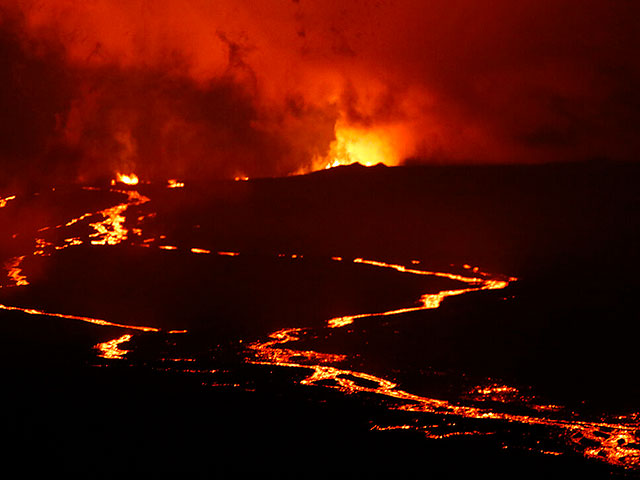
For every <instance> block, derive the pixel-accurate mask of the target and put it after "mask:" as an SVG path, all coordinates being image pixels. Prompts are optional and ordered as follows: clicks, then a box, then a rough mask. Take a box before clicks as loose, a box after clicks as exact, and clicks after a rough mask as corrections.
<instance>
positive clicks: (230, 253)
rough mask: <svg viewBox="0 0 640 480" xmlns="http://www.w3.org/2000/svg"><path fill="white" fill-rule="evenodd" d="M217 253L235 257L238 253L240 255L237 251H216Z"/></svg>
mask: <svg viewBox="0 0 640 480" xmlns="http://www.w3.org/2000/svg"><path fill="white" fill-rule="evenodd" d="M217 253H218V255H222V256H225V257H237V256H238V255H240V254H239V253H238V252H217Z"/></svg>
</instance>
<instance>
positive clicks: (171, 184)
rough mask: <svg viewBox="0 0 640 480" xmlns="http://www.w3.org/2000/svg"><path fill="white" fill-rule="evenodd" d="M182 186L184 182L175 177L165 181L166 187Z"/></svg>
mask: <svg viewBox="0 0 640 480" xmlns="http://www.w3.org/2000/svg"><path fill="white" fill-rule="evenodd" d="M183 187H184V182H179V181H178V180H175V179H173V178H172V179H170V180H168V181H167V188H183Z"/></svg>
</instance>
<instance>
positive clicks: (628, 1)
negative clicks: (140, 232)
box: [0, 0, 640, 181]
mask: <svg viewBox="0 0 640 480" xmlns="http://www.w3.org/2000/svg"><path fill="white" fill-rule="evenodd" d="M639 13H640V6H638V3H637V2H634V1H632V0H616V1H611V0H579V1H578V0H557V1H554V2H541V1H539V0H522V1H518V2H514V1H511V0H496V1H493V2H489V3H486V2H477V1H474V0H432V1H423V0H415V1H408V0H405V1H393V2H392V1H384V0H379V1H376V2H370V1H363V0H353V1H350V2H344V1H337V0H322V1H319V0H314V1H311V0H298V1H295V0H294V1H289V2H287V1H284V0H265V1H260V2H252V1H248V0H246V1H243V0H233V1H215V2H214V1H212V0H180V1H176V0H153V1H151V0H126V1H125V0H92V1H90V2H87V1H77V0H46V1H45V0H2V1H0V58H1V59H2V67H1V69H0V128H2V134H1V136H0V168H2V172H1V175H2V177H3V178H2V181H6V179H7V178H10V177H12V176H22V177H28V178H29V177H33V178H35V177H39V178H41V177H46V176H48V175H55V176H65V177H67V178H73V179H74V180H90V179H93V178H96V177H100V176H111V175H113V173H114V172H116V171H122V172H127V171H135V172H136V173H138V174H139V175H141V176H145V177H148V178H156V177H157V178H169V177H180V178H190V177H191V178H229V177H233V176H237V175H249V176H264V175H286V174H291V173H296V172H304V171H309V170H311V169H316V168H322V167H324V166H326V165H327V164H339V163H349V162H352V161H360V162H362V163H367V164H373V163H377V162H378V161H383V162H385V163H387V164H398V163H401V162H403V161H406V160H407V159H409V160H410V161H413V162H438V163H444V162H458V163H460V162H472V163H486V162H546V161H558V160H580V159H588V158H593V157H602V158H609V159H613V160H634V159H635V158H636V154H637V152H638V150H639V149H638V147H639V146H640V137H639V136H638V135H637V128H638V125H639V124H640V94H638V91H637V85H638V84H640V82H639V80H640V65H639V64H638V62H637V61H635V56H636V55H637V48H638V47H639V46H640V42H639V41H638V40H639V39H638V35H639V33H638V32H640V15H639Z"/></svg>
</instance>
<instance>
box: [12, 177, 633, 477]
mask: <svg viewBox="0 0 640 480" xmlns="http://www.w3.org/2000/svg"><path fill="white" fill-rule="evenodd" d="M134 177H135V176H134ZM129 180H131V179H129ZM119 181H121V182H124V183H127V181H125V180H123V177H122V176H120V177H119ZM135 181H136V183H137V177H135ZM130 184H135V183H130ZM172 185H173V186H172ZM169 187H170V188H181V187H182V185H179V186H178V184H177V183H176V184H172V183H171V182H169ZM111 192H115V193H120V194H124V195H126V200H125V201H124V202H123V203H120V204H117V205H115V206H112V207H110V208H106V209H103V210H99V211H96V212H88V213H84V214H82V215H80V216H78V217H76V218H73V219H71V220H69V221H67V222H66V223H63V224H60V225H57V226H55V227H44V228H41V229H39V232H41V233H42V234H43V238H36V239H35V248H34V250H33V252H32V255H34V256H48V255H51V254H53V253H55V252H56V251H57V250H61V249H65V248H69V247H73V246H76V245H81V244H84V245H89V246H113V245H117V244H120V243H122V242H124V241H126V240H127V239H128V238H129V228H127V227H125V224H126V222H127V217H126V212H127V211H128V209H129V208H131V207H137V206H140V205H142V204H145V203H147V202H150V201H151V200H150V199H149V198H147V197H145V196H143V195H141V194H140V193H139V192H137V191H135V190H111ZM8 199H11V198H10V197H7V198H5V199H3V200H4V201H5V204H6V201H8ZM3 206H4V205H3ZM154 215H155V214H153V213H152V214H148V215H147V216H149V217H153V216H154ZM136 218H137V219H138V224H137V225H136V226H135V227H131V231H132V232H133V233H134V234H135V237H136V238H140V239H142V238H144V235H143V231H142V225H141V223H140V222H141V220H143V219H144V218H145V215H142V216H141V215H140V214H138V215H137V217H136ZM80 224H83V225H85V226H86V227H89V229H90V230H89V232H91V230H93V232H92V233H89V234H88V236H87V238H82V237H79V236H71V235H70V236H67V235H62V236H61V237H60V238H63V240H60V239H58V240H57V244H56V240H55V239H54V238H51V239H48V237H47V235H48V234H49V233H50V232H53V231H58V230H64V229H65V228H77V227H78V226H79V225H80ZM64 237H67V238H64ZM158 238H159V239H160V240H165V242H163V243H165V244H158V243H156V240H155V238H147V239H146V240H141V241H140V242H136V241H131V242H130V244H131V246H132V247H134V248H137V247H146V248H150V247H152V246H153V247H155V248H156V249H158V250H170V251H178V252H190V253H192V254H196V255H197V256H206V255H212V254H215V255H219V256H225V257H237V256H239V255H240V253H239V252H235V251H229V250H220V251H216V250H213V249H209V248H202V247H200V246H198V247H195V246H194V247H190V248H189V247H183V246H180V247H179V246H177V245H171V244H168V242H169V240H168V239H167V238H166V236H165V235H160V236H159V237H158ZM176 243H177V242H176ZM178 245H180V244H179V243H178ZM277 257H279V258H280V257H282V258H289V259H290V261H305V260H304V256H303V255H300V254H283V253H281V254H278V255H277ZM25 258H26V255H20V256H16V257H13V258H11V259H10V260H8V261H7V262H6V263H5V269H6V270H7V276H8V279H9V282H8V283H7V284H6V285H7V286H12V287H13V286H15V287H23V286H27V285H29V281H28V278H27V275H26V274H25V273H24V272H23V268H22V262H23V261H24V260H25ZM330 260H332V261H339V262H345V259H344V258H343V257H339V256H334V257H330ZM411 263H412V267H407V266H404V265H399V264H394V263H386V262H382V261H377V260H367V259H363V258H355V259H354V260H353V264H354V265H363V266H368V267H374V268H380V269H386V270H393V271H396V272H399V273H402V274H406V275H417V276H429V277H440V278H446V279H449V280H452V281H456V282H460V283H462V284H464V285H465V286H464V288H458V289H451V290H443V291H440V292H436V293H425V294H423V295H422V296H420V298H419V300H418V301H417V304H415V305H408V306H405V307H401V308H395V309H391V310H386V311H382V312H368V313H359V314H354V315H345V316H340V317H335V318H331V319H328V320H327V321H326V324H325V326H324V327H323V328H322V329H312V328H284V329H280V330H277V331H275V332H273V333H271V334H270V335H269V336H268V337H267V338H266V339H265V340H263V341H257V342H254V343H252V344H250V345H249V347H248V348H247V349H246V350H245V351H244V352H243V353H241V356H242V359H241V360H242V362H244V363H247V364H253V365H262V366H268V367H281V368H285V369H296V370H297V371H305V370H310V372H309V373H308V374H307V375H306V376H303V377H302V379H299V380H293V381H294V382H298V383H299V384H300V385H304V386H313V387H322V388H331V389H335V390H338V391H340V392H342V393H344V394H349V395H368V396H370V397H372V398H383V399H384V402H379V403H380V404H382V405H385V406H386V407H387V408H389V409H390V410H393V411H399V412H405V413H406V412H409V413H412V414H415V415H418V416H425V417H428V416H430V415H438V416H439V417H443V416H444V417H451V418H453V419H466V420H468V421H472V422H489V424H490V425H501V426H502V427H505V426H508V425H518V426H521V427H522V426H543V427H546V428H547V429H548V436H549V437H550V438H552V439H555V440H556V442H557V443H559V444H561V446H560V447H559V449H560V450H563V447H562V445H564V446H565V447H564V450H566V446H569V449H571V450H573V451H578V452H580V453H581V454H582V455H584V456H585V457H588V458H594V459H597V460H600V461H605V462H607V463H609V464H611V465H617V466H622V467H625V468H634V469H635V468H638V467H640V438H639V436H638V427H639V424H640V422H639V418H638V416H637V415H636V416H634V415H630V416H628V417H616V418H610V419H605V418H603V419H602V420H601V421H585V420H580V417H579V415H578V414H577V413H576V412H570V411H568V410H565V409H563V408H562V407H561V406H558V405H552V404H544V403H540V402H537V401H536V400H535V399H534V398H528V397H526V396H525V395H522V394H521V393H520V392H519V390H518V389H517V388H516V387H512V386H508V385H496V384H489V385H485V386H483V385H480V386H478V387H477V388H475V389H474V390H473V391H472V392H470V393H469V395H468V396H466V397H463V398H461V399H460V401H458V402H453V401H450V400H443V399H438V398H430V397H426V396H422V395H417V394H414V393H410V392H408V391H405V390H403V389H401V388H399V385H398V384H397V383H396V382H395V381H392V380H390V379H386V378H383V377H380V376H377V375H374V374H371V373H367V372H363V371H358V370H352V369H350V368H348V366H349V365H348V362H349V361H350V360H352V358H351V357H350V355H348V354H342V353H340V354H337V353H322V352H318V351H314V350H310V349H296V348H295V347H293V345H295V343H296V342H300V341H302V340H307V339H317V338H326V336H327V335H329V332H331V331H333V330H329V329H339V328H344V327H346V326H348V325H352V324H354V323H355V322H356V321H361V320H363V319H367V321H375V320H376V319H377V318H382V317H384V318H386V319H388V318H389V317H395V316H400V315H402V314H405V313H409V312H417V311H422V310H429V309H437V308H439V307H440V306H441V305H442V303H443V301H444V300H445V299H446V298H448V297H453V296H460V295H464V294H467V293H471V292H479V291H485V290H486V291H488V290H500V289H504V288H506V287H508V286H509V284H510V283H511V282H514V281H516V280H517V279H516V278H513V277H504V276H495V275H488V274H485V273H482V272H481V271H480V270H479V269H478V268H477V267H476V268H472V267H470V266H468V265H465V266H464V267H465V269H467V270H470V271H471V272H473V275H459V274H454V273H447V272H437V271H430V270H422V269H417V268H414V267H415V266H416V265H418V264H420V261H418V260H412V261H411ZM0 309H2V310H8V311H19V312H22V313H26V314H30V315H40V316H48V317H54V318H62V319H69V320H77V321H82V322H86V323H91V324H94V325H98V326H108V327H117V328H121V329H124V330H125V333H124V334H122V335H120V336H118V337H116V338H114V339H112V340H109V341H106V342H102V343H99V344H97V345H95V346H94V348H95V350H96V351H97V352H98V356H99V357H101V358H104V359H106V360H116V361H117V360H122V359H124V358H126V356H127V354H128V353H129V352H130V351H131V349H133V347H132V348H131V349H129V350H125V349H123V348H122V345H123V344H125V343H127V342H130V341H131V340H132V339H133V338H134V333H130V332H131V331H139V332H151V333H154V332H155V333H159V332H161V330H160V329H159V328H155V327H148V326H136V325H125V324H121V323H116V322H110V321H107V320H103V319H98V318H92V317H87V316H80V315H72V314H63V313H51V312H48V311H46V310H42V309H36V308H27V307H16V306H8V305H2V304H0ZM165 333H169V334H172V333H186V330H179V331H178V330H170V331H168V332H165ZM163 360H167V359H163ZM168 360H175V362H173V363H175V364H176V366H175V367H171V370H172V371H179V372H183V373H202V374H205V375H210V374H212V373H214V372H215V370H212V369H210V368H206V367H202V368H194V367H193V366H189V367H185V368H180V364H181V363H182V362H186V361H187V360H185V359H184V358H183V357H180V358H176V359H171V358H170V359H168ZM188 361H189V362H190V363H193V362H197V360H194V359H191V358H190V359H189V360H188ZM196 366H197V365H196ZM293 378H299V377H298V376H297V375H296V376H295V377H293ZM209 384H210V385H215V383H211V382H209ZM229 385H233V386H237V384H235V383H230V384H229ZM513 403H517V404H518V405H521V406H522V408H524V409H526V413H512V412H511V411H509V409H504V410H503V409H500V408H499V405H510V404H513ZM496 405H498V406H496ZM490 422H495V423H490ZM445 423H446V422H445ZM450 424H451V425H455V424H456V422H455V421H454V422H450ZM451 425H445V424H443V425H438V426H431V427H425V426H421V424H420V423H416V424H415V425H406V424H404V423H401V424H398V425H394V424H386V425H382V424H381V425H373V426H372V429H375V430H392V429H413V430H419V431H420V432H422V433H424V434H425V435H426V436H427V437H429V438H434V439H437V438H445V437H447V436H454V435H481V434H482V432H481V431H476V430H473V429H469V428H466V429H465V428H464V427H456V428H453V427H451ZM483 425H484V424H483ZM485 428H492V427H486V426H485ZM506 428H508V427H506ZM536 451H538V452H540V453H545V454H553V455H557V454H559V453H561V452H557V451H555V450H549V449H543V448H542V447H540V448H537V447H536Z"/></svg>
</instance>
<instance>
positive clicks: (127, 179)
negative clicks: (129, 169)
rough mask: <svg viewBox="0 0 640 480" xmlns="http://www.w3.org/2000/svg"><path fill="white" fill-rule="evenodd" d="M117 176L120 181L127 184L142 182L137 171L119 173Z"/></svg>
mask: <svg viewBox="0 0 640 480" xmlns="http://www.w3.org/2000/svg"><path fill="white" fill-rule="evenodd" d="M116 178H117V180H118V182H120V183H124V184H125V185H137V184H138V183H139V182H140V180H139V179H138V176H137V175H136V174H135V173H130V174H124V173H118V174H116Z"/></svg>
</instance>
